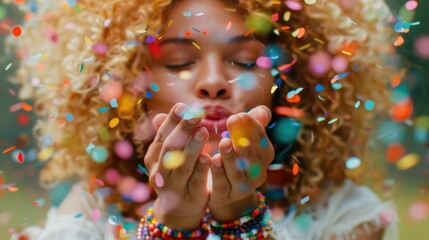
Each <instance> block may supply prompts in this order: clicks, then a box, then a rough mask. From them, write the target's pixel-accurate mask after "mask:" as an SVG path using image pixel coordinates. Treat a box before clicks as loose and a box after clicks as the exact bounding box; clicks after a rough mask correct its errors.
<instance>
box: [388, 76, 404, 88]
mask: <svg viewBox="0 0 429 240" xmlns="http://www.w3.org/2000/svg"><path fill="white" fill-rule="evenodd" d="M401 81H402V80H401V77H399V76H394V77H393V78H392V80H391V81H390V86H392V87H393V88H395V87H397V86H399V84H401Z"/></svg>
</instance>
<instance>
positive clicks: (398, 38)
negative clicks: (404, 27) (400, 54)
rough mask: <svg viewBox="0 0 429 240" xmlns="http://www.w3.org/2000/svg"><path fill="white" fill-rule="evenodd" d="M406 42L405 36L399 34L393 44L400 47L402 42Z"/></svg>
mask: <svg viewBox="0 0 429 240" xmlns="http://www.w3.org/2000/svg"><path fill="white" fill-rule="evenodd" d="M404 42H405V40H404V38H403V37H402V36H398V37H397V38H396V41H395V43H394V44H393V45H395V47H399V46H401V45H402V44H404Z"/></svg>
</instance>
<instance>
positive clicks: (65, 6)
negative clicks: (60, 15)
mask: <svg viewBox="0 0 429 240" xmlns="http://www.w3.org/2000/svg"><path fill="white" fill-rule="evenodd" d="M61 7H63V8H65V9H67V10H70V9H71V8H70V6H69V5H68V4H66V3H61Z"/></svg>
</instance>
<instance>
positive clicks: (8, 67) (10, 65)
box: [4, 63, 13, 71]
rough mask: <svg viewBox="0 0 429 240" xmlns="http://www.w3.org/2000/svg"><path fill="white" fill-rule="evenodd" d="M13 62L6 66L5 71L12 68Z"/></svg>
mask: <svg viewBox="0 0 429 240" xmlns="http://www.w3.org/2000/svg"><path fill="white" fill-rule="evenodd" d="M12 64H13V63H9V64H8V65H7V66H6V68H5V69H4V70H5V71H7V70H9V69H10V67H12Z"/></svg>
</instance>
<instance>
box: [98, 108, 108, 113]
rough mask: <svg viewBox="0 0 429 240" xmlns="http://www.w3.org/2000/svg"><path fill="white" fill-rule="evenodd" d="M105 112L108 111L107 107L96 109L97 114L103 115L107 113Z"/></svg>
mask: <svg viewBox="0 0 429 240" xmlns="http://www.w3.org/2000/svg"><path fill="white" fill-rule="evenodd" d="M107 111H109V108H108V107H102V108H99V109H98V112H99V113H105V112H107Z"/></svg>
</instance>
